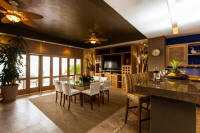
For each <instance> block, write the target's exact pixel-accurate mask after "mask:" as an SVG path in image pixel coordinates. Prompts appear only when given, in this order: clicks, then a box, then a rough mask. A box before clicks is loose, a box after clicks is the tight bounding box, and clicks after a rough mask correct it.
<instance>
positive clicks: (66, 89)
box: [62, 82, 81, 110]
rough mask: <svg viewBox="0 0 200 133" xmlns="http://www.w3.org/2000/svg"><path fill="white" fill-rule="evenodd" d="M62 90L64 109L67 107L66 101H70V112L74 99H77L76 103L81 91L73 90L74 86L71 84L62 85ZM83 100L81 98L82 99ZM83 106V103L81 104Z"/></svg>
mask: <svg viewBox="0 0 200 133" xmlns="http://www.w3.org/2000/svg"><path fill="white" fill-rule="evenodd" d="M62 89H63V94H64V101H63V107H65V101H66V100H67V99H68V110H70V104H71V102H72V97H73V96H74V97H75V103H76V96H77V95H80V94H81V91H79V90H76V89H73V85H72V84H69V83H64V82H63V83H62ZM80 100H81V98H80ZM80 104H81V102H80Z"/></svg>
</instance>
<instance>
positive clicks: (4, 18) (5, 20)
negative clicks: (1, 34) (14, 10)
mask: <svg viewBox="0 0 200 133" xmlns="http://www.w3.org/2000/svg"><path fill="white" fill-rule="evenodd" d="M1 22H2V23H5V24H8V23H11V21H10V20H8V19H7V18H6V17H3V18H2V19H1Z"/></svg>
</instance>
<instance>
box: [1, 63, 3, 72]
mask: <svg viewBox="0 0 200 133" xmlns="http://www.w3.org/2000/svg"><path fill="white" fill-rule="evenodd" d="M2 70H3V64H1V65H0V73H1V72H2Z"/></svg>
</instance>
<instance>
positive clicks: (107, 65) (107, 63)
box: [103, 55, 121, 70]
mask: <svg viewBox="0 0 200 133" xmlns="http://www.w3.org/2000/svg"><path fill="white" fill-rule="evenodd" d="M103 69H104V70H109V69H112V70H119V69H121V55H107V56H104V57H103Z"/></svg>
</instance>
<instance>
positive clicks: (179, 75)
mask: <svg viewBox="0 0 200 133" xmlns="http://www.w3.org/2000/svg"><path fill="white" fill-rule="evenodd" d="M167 78H169V79H179V80H186V79H188V75H187V74H182V73H179V74H176V75H175V76H169V75H168V76H167Z"/></svg>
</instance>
